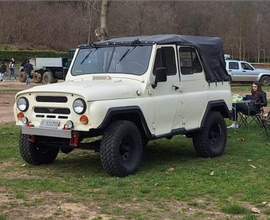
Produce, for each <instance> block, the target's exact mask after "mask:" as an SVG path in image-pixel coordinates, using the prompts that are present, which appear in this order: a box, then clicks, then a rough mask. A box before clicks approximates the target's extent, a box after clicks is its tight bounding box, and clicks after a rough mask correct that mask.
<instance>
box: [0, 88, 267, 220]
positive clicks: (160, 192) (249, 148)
mask: <svg viewBox="0 0 270 220" xmlns="http://www.w3.org/2000/svg"><path fill="white" fill-rule="evenodd" d="M249 88H250V85H248V86H247V85H236V86H232V90H233V91H244V92H246V93H249ZM268 90H269V91H270V89H269V88H266V89H265V88H264V91H268ZM269 103H270V102H269ZM227 124H230V122H229V121H227ZM18 136H19V128H18V127H16V126H13V125H11V124H5V125H4V126H2V127H0V138H1V139H0V173H1V179H0V220H2V219H3V220H4V219H16V216H14V213H16V212H17V213H24V211H21V212H18V210H28V209H30V210H32V212H33V209H35V208H36V209H37V210H39V209H40V208H39V209H38V207H43V208H46V207H47V206H51V207H52V208H51V209H52V210H53V211H52V213H51V215H50V217H49V218H48V219H55V218H58V217H61V218H72V217H74V216H73V211H72V210H71V211H66V210H65V211H64V210H62V209H61V204H63V203H68V204H73V206H78V207H80V206H85V207H86V208H85V210H83V211H80V212H81V214H80V218H82V219H84V218H85V219H89V218H90V217H89V213H87V212H86V210H90V211H91V212H96V215H95V216H93V218H90V219H102V217H101V216H104V215H105V216H107V217H109V218H111V219H119V218H120V217H121V218H125V219H127V218H130V219H164V218H167V219H207V218H214V219H231V218H235V219H246V220H253V219H257V217H258V219H268V218H269V219H270V211H269V210H270V209H269V206H268V205H262V204H263V202H268V203H269V202H270V197H269V195H270V184H269V182H270V176H269V173H270V166H269V161H270V150H269V148H270V140H266V139H264V138H263V137H261V136H260V135H259V129H258V128H256V127H254V126H252V127H251V130H250V131H249V130H248V129H247V128H241V129H238V130H233V129H231V130H228V142H227V147H226V150H225V152H224V154H223V155H222V156H220V157H218V158H214V159H209V158H200V157H198V156H197V155H196V153H195V151H194V149H193V146H192V140H191V139H187V138H185V137H184V136H177V137H174V138H173V139H171V140H166V139H161V140H157V141H152V142H150V143H149V145H148V147H147V148H145V149H144V152H143V157H142V161H141V164H140V167H139V170H138V172H137V173H136V174H135V175H131V176H128V177H126V178H117V177H110V176H109V175H108V174H107V173H106V172H105V171H104V169H103V167H102V164H101V162H100V158H99V154H98V153H93V152H90V151H82V150H74V151H73V152H71V153H70V154H63V153H60V154H59V155H58V157H57V159H56V160H55V162H54V163H53V164H50V165H41V166H32V165H28V164H27V163H25V162H24V161H23V160H22V158H21V156H20V154H19V149H18ZM86 141H87V140H86ZM253 166H255V167H256V168H253ZM170 168H174V171H168V169H170ZM212 171H214V175H213V176H210V173H211V172H212ZM4 195H5V196H4ZM6 197H7V198H8V201H5V200H4V202H3V201H1V199H3V198H6ZM54 207H60V208H56V209H53V208H54ZM251 207H256V208H258V209H259V210H260V211H261V214H260V215H254V214H252V213H251ZM14 210H15V211H14ZM37 212H38V211H37ZM213 212H215V213H217V212H218V213H221V214H219V215H215V214H213ZM18 215H19V214H18ZM25 216H27V215H26V214H25ZM25 216H24V217H25ZM256 216H257V217H256ZM25 218H28V217H25ZM30 219H31V218H30Z"/></svg>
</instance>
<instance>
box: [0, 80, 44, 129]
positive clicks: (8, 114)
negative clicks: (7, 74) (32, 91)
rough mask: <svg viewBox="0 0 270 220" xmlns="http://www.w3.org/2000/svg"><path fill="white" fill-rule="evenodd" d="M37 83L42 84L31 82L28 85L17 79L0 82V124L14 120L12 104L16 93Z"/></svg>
mask: <svg viewBox="0 0 270 220" xmlns="http://www.w3.org/2000/svg"><path fill="white" fill-rule="evenodd" d="M37 85H42V84H35V83H31V86H30V87H28V86H26V85H25V83H21V82H19V81H5V82H0V125H2V124H5V123H8V122H15V120H14V114H13V106H14V103H15V95H16V93H17V92H19V91H21V90H24V89H29V88H31V87H34V86H37Z"/></svg>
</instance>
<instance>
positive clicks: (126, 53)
mask: <svg viewBox="0 0 270 220" xmlns="http://www.w3.org/2000/svg"><path fill="white" fill-rule="evenodd" d="M135 47H136V46H134V47H133V48H132V50H130V48H128V49H127V50H126V52H125V53H124V54H123V55H122V56H121V58H120V59H119V60H118V62H117V63H120V62H121V61H122V60H123V59H124V58H125V57H126V56H127V55H128V54H130V53H131V52H132V51H133V50H134V49H135Z"/></svg>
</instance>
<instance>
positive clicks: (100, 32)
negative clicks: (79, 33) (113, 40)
mask: <svg viewBox="0 0 270 220" xmlns="http://www.w3.org/2000/svg"><path fill="white" fill-rule="evenodd" d="M109 3H110V1H109V0H102V3H101V12H100V27H99V28H97V29H96V30H95V34H96V36H97V37H98V38H99V39H100V40H106V39H107V38H108V36H109V35H108V29H107V19H108V11H109Z"/></svg>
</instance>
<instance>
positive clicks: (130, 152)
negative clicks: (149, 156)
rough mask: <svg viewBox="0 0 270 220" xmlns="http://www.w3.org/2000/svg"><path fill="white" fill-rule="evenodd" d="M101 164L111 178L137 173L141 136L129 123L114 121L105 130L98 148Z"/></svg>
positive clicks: (134, 126)
mask: <svg viewBox="0 0 270 220" xmlns="http://www.w3.org/2000/svg"><path fill="white" fill-rule="evenodd" d="M100 155H101V162H102V165H103V167H104V169H105V170H106V171H107V172H108V173H109V174H110V175H112V176H119V177H123V176H127V175H130V174H133V173H135V172H136V171H137V168H138V166H139V163H140V161H141V156H142V139H141V134H140V132H139V130H138V128H137V127H136V125H135V124H133V123H132V122H130V121H122V120H121V121H115V122H113V123H112V124H110V125H109V127H108V128H107V129H106V130H105V132H104V135H103V138H102V140H101V146H100Z"/></svg>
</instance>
